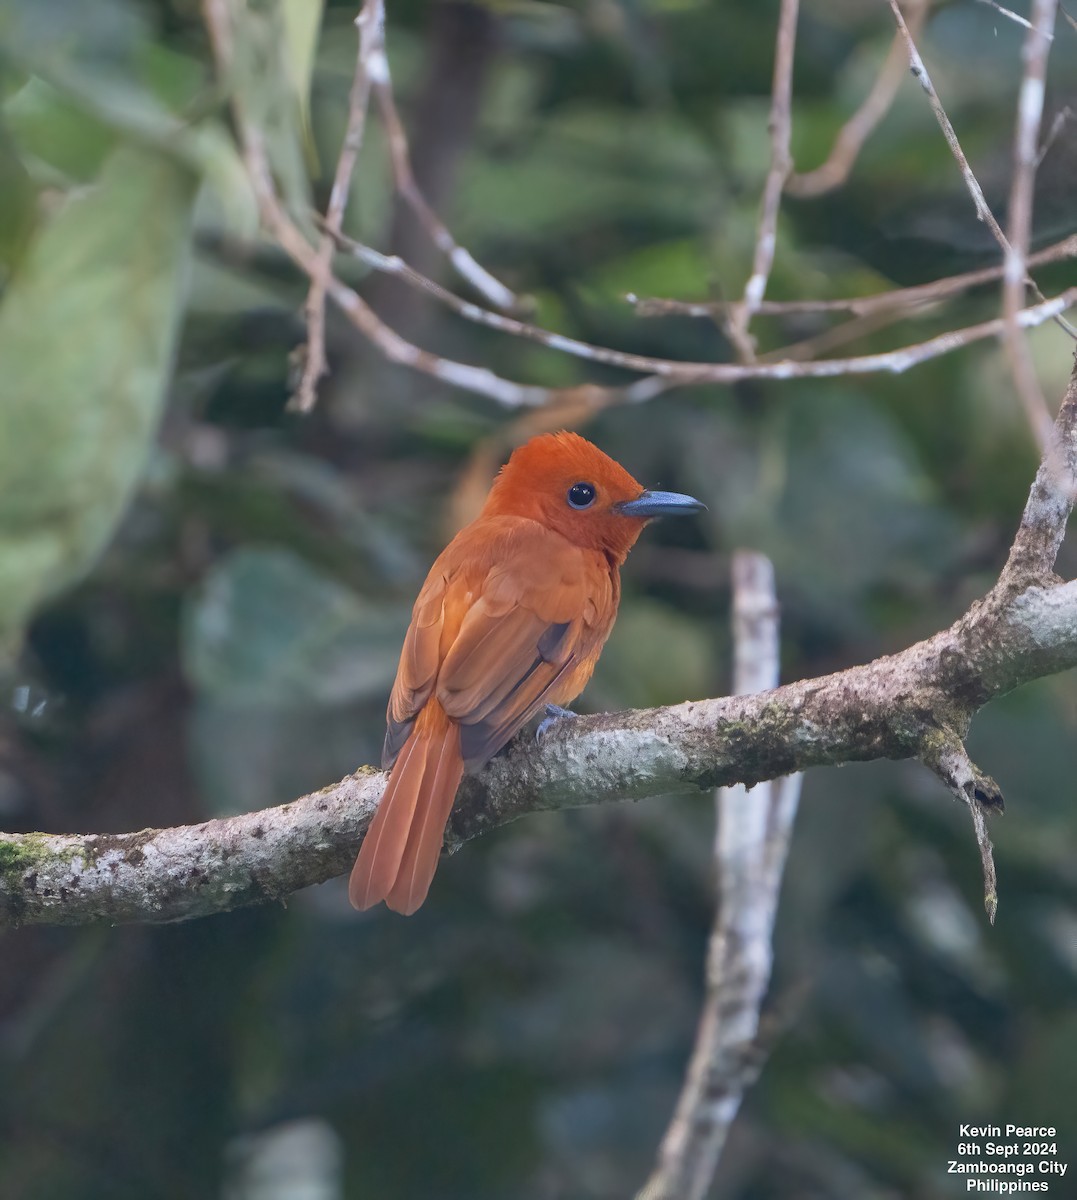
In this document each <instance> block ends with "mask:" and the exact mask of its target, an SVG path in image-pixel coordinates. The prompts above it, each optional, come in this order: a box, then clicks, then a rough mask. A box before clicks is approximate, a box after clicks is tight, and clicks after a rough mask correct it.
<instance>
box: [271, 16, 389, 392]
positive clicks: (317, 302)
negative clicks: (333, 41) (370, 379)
mask: <svg viewBox="0 0 1077 1200" xmlns="http://www.w3.org/2000/svg"><path fill="white" fill-rule="evenodd" d="M355 24H356V26H357V28H358V30H359V50H358V56H357V60H356V63H355V76H354V78H353V79H352V86H351V92H350V93H349V96H348V124H347V127H346V129H345V131H344V142H343V144H342V146H341V149H340V157H339V158H338V159H337V169H336V172H335V174H334V176H333V187H332V190H331V191H330V193H329V205H328V207H327V208H326V211H325V232H324V233H323V234H322V240H321V242H320V244H319V246H318V262H319V264H320V271H319V272H318V274H316V275H314V276H312V277H311V281H310V291H309V292H308V293H307V303H306V315H307V343H306V351H305V353H304V355H303V369H302V372H301V374H300V377H299V384H298V386H297V388H296V392H295V395H294V396H293V397H292V399H291V401H290V402H289V408H295V409H298V410H299V411H300V412H309V411H310V410H311V409H312V408H313V407H314V405H315V403H316V401H317V398H318V382H319V380H320V379H321V378H322V376H323V375H325V374H326V372H327V370H328V364H327V363H326V357H325V281H324V275H325V274H326V273H327V272H328V270H329V267H330V265H331V264H332V262H333V234H334V233H339V232H340V227H341V223H342V222H343V220H344V210H345V209H346V208H347V207H348V192H349V191H350V190H351V181H352V175H353V174H354V173H355V164H356V161H357V160H358V158H359V152H360V150H361V149H362V148H363V132H364V130H365V128H366V114H367V107H368V102H369V99H370V85H371V80H372V76H373V75H374V74H377V73H378V72H379V71H380V69H381V62H382V60H384V58H385V5H384V2H383V0H365V2H364V4H363V7H362V9H361V10H360V12H359V15H358V17H356V19H355ZM379 56H380V57H379Z"/></svg>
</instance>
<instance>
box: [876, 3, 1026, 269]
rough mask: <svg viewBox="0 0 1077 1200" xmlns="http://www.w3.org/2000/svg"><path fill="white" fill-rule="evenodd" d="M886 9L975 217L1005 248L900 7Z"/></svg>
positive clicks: (895, 5) (1000, 230)
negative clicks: (888, 10) (948, 148)
mask: <svg viewBox="0 0 1077 1200" xmlns="http://www.w3.org/2000/svg"><path fill="white" fill-rule="evenodd" d="M889 4H890V8H891V10H892V11H893V14H894V20H895V21H896V22H897V27H898V32H899V33H900V34H901V36H902V38H903V39H904V42H905V49H906V52H907V53H908V56H909V67H910V69H911V70H912V73H913V75H914V76H915V78H916V79H917V81H918V82H919V84H920V86H921V87H922V88H923V89H924V94H925V95H926V96H927V98H928V101H929V102H930V104H931V111H932V112H933V113H934V114H935V120H936V121H938V123H939V128H940V129H941V130H942V132H943V136H944V137H945V138H946V141H947V144H948V145H949V147H950V152H951V153H952V154H953V156H954V159H955V160H956V162H957V165H958V167H959V168H960V170H961V176H962V178H963V179H964V180H965V186H966V187H967V188H968V191H969V195H970V196H971V197H972V202H973V204H974V205H975V206H976V216H977V219H978V220H980V221H983V222H984V224H985V225H987V227H988V228H989V229H990V230H991V232H992V233H993V234H994V236H995V241H997V242H998V244H999V245H1000V246H1001V247H1002V248H1003V250H1005V249H1006V246H1007V242H1006V235H1005V234H1004V233H1003V232H1002V227H1001V226H1000V225H999V223H998V221H996V220H995V214H994V213H993V212H992V211H991V208H990V206H989V205H988V203H987V199H986V197H985V196H984V194H983V189H982V188H981V187H980V183H979V180H978V179H977V178H976V176H975V175H974V174H973V170H972V167H971V166H970V165H969V160H968V159H967V158H966V157H965V151H964V150H962V149H961V143H960V142H959V141H958V140H957V134H956V133H955V132H954V127H953V125H952V124H951V123H950V118H949V117H948V116H947V115H946V109H945V108H943V106H942V101H941V100H940V99H939V94H938V92H937V91H936V90H935V85H934V84H933V83H932V82H931V76H930V75H929V74H928V72H927V67H925V66H924V60H923V59H922V58H921V57H920V51H919V50H917V48H916V43H915V41H913V36H912V32H911V30H910V29H909V27H908V25H907V24H906V23H905V18H904V17H903V16H902V14H901V9H900V7H899V6H898V2H897V0H889Z"/></svg>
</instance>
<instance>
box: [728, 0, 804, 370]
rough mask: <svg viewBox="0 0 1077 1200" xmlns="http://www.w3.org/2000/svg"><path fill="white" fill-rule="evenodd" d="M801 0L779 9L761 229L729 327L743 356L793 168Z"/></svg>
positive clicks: (750, 356)
mask: <svg viewBox="0 0 1077 1200" xmlns="http://www.w3.org/2000/svg"><path fill="white" fill-rule="evenodd" d="M799 7H800V0H781V10H780V12H779V13H778V34H777V38H776V41H775V47H774V82H773V85H772V87H771V93H770V96H771V98H770V119H769V120H768V122H767V125H768V128H769V130H770V167H769V169H768V170H767V178H766V182H765V183H764V184H763V199H762V203H761V205H760V213H759V229H758V231H757V233H756V238H755V255H754V257H753V259H752V273H751V275H750V276H749V277H748V282H747V283H746V284H745V285H744V295H743V297H742V298H741V300H740V301H739V302H737V303H736V304H734V305H733V306H732V307H731V308H730V311H729V320H728V321H727V322H726V332H727V333H728V335H729V339H730V341H731V342H732V343H733V345H734V347H735V348H736V350H737V354H738V357H739V358H740V359H741V361H742V362H746V363H750V362H753V361H754V359H755V342H754V340H753V338H752V336H751V334H750V333H749V332H748V326H749V325H750V323H751V320H752V315H753V314H754V313H755V312H756V310H757V309H758V308H759V305H760V303H761V301H762V299H763V296H764V293H765V292H766V290H767V280H768V279H769V278H770V271H771V268H772V267H773V265H774V251H775V247H776V245H777V240H778V208H779V206H780V205H781V200H782V189H783V188H784V187H785V181H786V179H788V178H789V173H790V171H792V169H793V159H792V157H791V155H790V153H789V141H790V137H791V136H792V129H793V52H794V49H795V47H796V36H797V15H798V11H799Z"/></svg>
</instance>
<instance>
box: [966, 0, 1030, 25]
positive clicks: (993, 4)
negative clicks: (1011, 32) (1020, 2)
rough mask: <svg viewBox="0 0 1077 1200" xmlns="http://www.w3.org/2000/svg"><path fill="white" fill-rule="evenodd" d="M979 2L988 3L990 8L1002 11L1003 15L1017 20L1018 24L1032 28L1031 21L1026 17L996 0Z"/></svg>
mask: <svg viewBox="0 0 1077 1200" xmlns="http://www.w3.org/2000/svg"><path fill="white" fill-rule="evenodd" d="M979 2H980V3H981V4H986V5H987V7H988V8H993V9H994V10H995V12H997V13H1001V14H1002V16H1004V17H1008V18H1009V19H1010V20H1011V21H1016V22H1017V24H1018V25H1023V26H1024V27H1025V28H1026V29H1031V28H1032V24H1031V22H1030V21H1026V20H1025V18H1024V17H1022V16H1020V15H1018V14H1017V13H1015V12H1011V11H1010V10H1009V9H1008V8H1003V7H1002V5H1001V4H998V3H996V0H979Z"/></svg>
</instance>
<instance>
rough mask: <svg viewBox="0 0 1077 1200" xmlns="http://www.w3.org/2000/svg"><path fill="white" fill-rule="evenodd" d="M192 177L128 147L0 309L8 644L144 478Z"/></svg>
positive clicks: (3, 606)
mask: <svg viewBox="0 0 1077 1200" xmlns="http://www.w3.org/2000/svg"><path fill="white" fill-rule="evenodd" d="M195 183H196V181H195V178H194V177H193V175H191V174H190V173H189V172H187V171H186V170H184V169H183V168H181V167H180V166H178V165H177V164H176V163H174V162H173V161H171V160H170V159H167V158H165V157H163V156H161V155H159V154H156V153H151V152H148V151H145V150H141V149H133V148H131V147H120V148H119V149H117V150H116V151H114V152H113V153H112V154H111V155H110V156H109V158H108V160H107V162H106V164H105V166H104V168H103V170H102V172H101V174H100V177H99V178H98V180H97V182H96V183H95V184H94V185H93V186H92V187H90V188H87V189H84V190H80V191H78V192H75V193H73V194H72V195H71V196H69V197H68V199H67V200H66V201H65V202H64V203H63V205H62V206H61V207H60V209H59V211H58V212H56V214H55V215H54V216H53V218H52V219H51V220H50V221H49V222H48V223H47V224H46V225H45V226H44V227H43V228H42V229H41V231H40V232H39V233H38V234H37V236H36V237H35V238H34V240H33V241H32V242H31V244H30V246H29V248H28V249H27V251H26V254H25V257H24V259H23V261H22V263H21V265H20V269H19V270H18V272H17V273H16V274H15V276H14V278H13V279H12V281H11V284H10V285H9V287H8V289H7V291H6V292H5V294H4V297H3V303H2V304H0V362H3V364H4V376H3V400H2V407H3V413H4V437H3V439H2V440H0V646H2V645H3V644H4V643H5V642H6V643H7V644H8V645H9V646H10V645H11V644H12V643H13V642H17V640H18V638H19V635H20V633H21V629H22V626H23V625H24V624H25V622H26V620H27V619H28V617H29V616H30V614H31V613H32V612H33V610H34V609H35V608H36V606H37V605H38V604H39V603H40V602H41V601H42V600H43V599H44V598H46V597H47V596H49V595H51V594H52V593H54V592H56V591H58V590H59V589H61V588H63V587H65V586H67V585H68V584H70V583H72V582H74V581H75V580H77V579H78V578H79V577H80V576H82V575H83V574H84V573H85V572H86V571H87V570H88V569H89V568H90V567H91V566H92V564H93V562H94V560H95V559H96V558H97V556H98V555H99V554H100V552H101V550H102V548H103V547H104V545H105V543H106V542H107V541H108V539H109V537H110V536H111V534H112V531H113V529H114V528H115V526H116V523H117V521H118V520H119V518H120V515H121V514H122V512H123V510H124V508H125V506H126V504H127V502H128V499H129V498H130V495H131V492H132V490H133V488H134V486H135V484H136V482H137V481H138V478H139V476H140V475H141V473H142V469H143V466H144V464H145V461H146V457H147V454H148V452H149V448H150V445H151V442H152V439H153V435H154V431H155V429H156V426H157V421H158V416H159V413H160V410H161V404H162V400H163V397H164V394H165V385H166V383H167V380H168V376H169V371H170V368H171V363H172V356H173V351H174V346H175V339H176V330H177V325H178V318H179V315H180V298H181V292H182V285H183V280H184V276H185V267H186V263H187V257H188V243H189V236H190V211H191V205H192V201H193V199H194V194H195Z"/></svg>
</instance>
